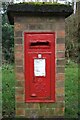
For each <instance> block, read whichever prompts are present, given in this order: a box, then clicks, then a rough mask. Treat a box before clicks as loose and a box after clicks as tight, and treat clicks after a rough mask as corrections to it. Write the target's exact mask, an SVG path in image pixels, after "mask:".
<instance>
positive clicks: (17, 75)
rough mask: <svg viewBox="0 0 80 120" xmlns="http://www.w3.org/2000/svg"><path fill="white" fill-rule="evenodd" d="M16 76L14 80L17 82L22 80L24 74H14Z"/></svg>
mask: <svg viewBox="0 0 80 120" xmlns="http://www.w3.org/2000/svg"><path fill="white" fill-rule="evenodd" d="M15 74H16V79H17V80H24V73H17V72H16V73H15Z"/></svg>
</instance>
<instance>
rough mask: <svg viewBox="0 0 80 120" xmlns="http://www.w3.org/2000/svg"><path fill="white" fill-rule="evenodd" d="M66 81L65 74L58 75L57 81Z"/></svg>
mask: <svg viewBox="0 0 80 120" xmlns="http://www.w3.org/2000/svg"><path fill="white" fill-rule="evenodd" d="M64 79H65V74H64V73H61V74H59V73H58V74H57V75H56V80H60V81H63V80H64Z"/></svg>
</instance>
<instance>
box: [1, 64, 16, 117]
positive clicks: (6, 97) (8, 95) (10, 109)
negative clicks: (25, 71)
mask: <svg viewBox="0 0 80 120" xmlns="http://www.w3.org/2000/svg"><path fill="white" fill-rule="evenodd" d="M14 76H15V75H14V69H13V65H4V66H3V67H2V109H3V117H13V116H14V112H15V110H14V106H15V97H14V96H15V90H14V86H15V77H14Z"/></svg>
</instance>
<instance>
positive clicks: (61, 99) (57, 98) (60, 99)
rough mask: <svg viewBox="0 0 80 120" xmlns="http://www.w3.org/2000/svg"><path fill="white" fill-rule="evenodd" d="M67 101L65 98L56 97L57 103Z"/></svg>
mask: <svg viewBox="0 0 80 120" xmlns="http://www.w3.org/2000/svg"><path fill="white" fill-rule="evenodd" d="M64 100H65V97H64V96H57V97H56V101H57V102H58V101H64Z"/></svg>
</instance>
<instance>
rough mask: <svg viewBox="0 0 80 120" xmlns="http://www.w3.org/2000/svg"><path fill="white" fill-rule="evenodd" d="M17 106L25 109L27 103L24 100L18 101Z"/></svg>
mask: <svg viewBox="0 0 80 120" xmlns="http://www.w3.org/2000/svg"><path fill="white" fill-rule="evenodd" d="M16 108H21V109H22V108H24V109H25V103H24V102H17V103H16Z"/></svg>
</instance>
